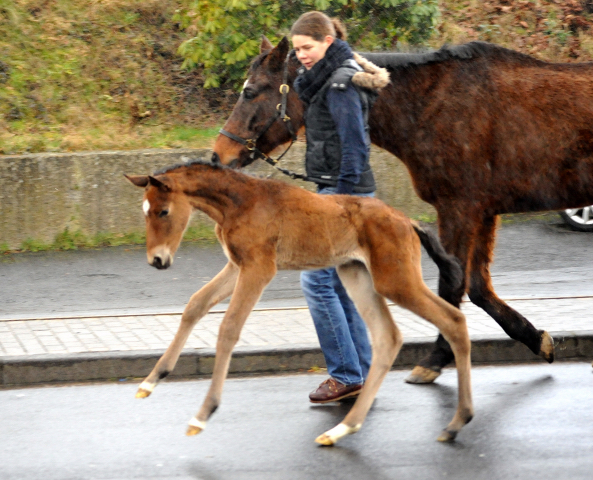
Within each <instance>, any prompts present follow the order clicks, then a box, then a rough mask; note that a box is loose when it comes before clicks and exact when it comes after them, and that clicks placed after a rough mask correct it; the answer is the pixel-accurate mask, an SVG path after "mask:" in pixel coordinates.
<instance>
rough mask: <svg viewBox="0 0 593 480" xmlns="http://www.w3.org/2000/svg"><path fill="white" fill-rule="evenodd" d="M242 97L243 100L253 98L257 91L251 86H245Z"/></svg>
mask: <svg viewBox="0 0 593 480" xmlns="http://www.w3.org/2000/svg"><path fill="white" fill-rule="evenodd" d="M243 97H245V100H253V99H254V98H255V97H257V92H256V91H255V90H254V89H253V88H246V89H245V90H243Z"/></svg>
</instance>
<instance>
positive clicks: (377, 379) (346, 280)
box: [315, 262, 402, 445]
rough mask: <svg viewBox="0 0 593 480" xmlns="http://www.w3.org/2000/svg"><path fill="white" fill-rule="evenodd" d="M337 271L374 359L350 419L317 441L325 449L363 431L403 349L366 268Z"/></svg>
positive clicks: (353, 265)
mask: <svg viewBox="0 0 593 480" xmlns="http://www.w3.org/2000/svg"><path fill="white" fill-rule="evenodd" d="M337 270H338V275H339V276H340V280H341V281H342V284H343V285H344V287H345V288H346V291H347V292H348V295H349V296H350V298H352V300H353V301H354V303H355V305H356V308H357V310H358V312H359V313H360V316H361V317H362V318H363V319H364V321H365V323H366V324H367V326H368V327H369V330H370V332H371V338H372V342H373V359H372V363H371V368H370V369H369V374H368V377H367V380H366V382H365V384H364V387H363V388H362V390H361V392H360V395H359V396H358V398H357V399H356V402H355V403H354V405H353V406H352V409H351V410H350V412H349V413H348V415H346V417H345V418H344V420H343V421H342V422H341V423H340V424H339V425H337V426H336V427H334V428H332V429H331V430H328V431H327V432H325V433H324V434H322V435H320V436H319V437H317V439H316V440H315V441H316V442H317V443H320V444H322V445H333V444H334V443H336V442H337V441H338V440H339V439H340V438H342V437H344V436H346V435H350V434H352V433H355V432H357V431H358V430H359V429H360V427H361V426H362V423H363V422H364V419H365V418H366V416H367V413H368V411H369V409H370V408H371V405H372V404H373V400H374V398H375V395H376V394H377V391H378V390H379V387H380V386H381V383H382V382H383V379H384V378H385V375H386V374H387V372H389V370H390V369H391V366H392V365H393V361H394V360H395V357H396V356H397V354H398V352H399V350H400V348H401V345H402V336H401V334H400V332H399V329H398V328H397V326H396V325H395V323H394V321H393V319H392V318H391V314H390V312H389V309H388V308H387V304H386V303H385V299H384V298H383V297H382V296H381V295H379V294H378V293H377V292H375V289H374V288H373V281H372V279H371V276H370V274H369V272H368V270H367V269H366V267H365V266H364V265H363V264H362V263H359V262H353V263H349V264H347V265H342V266H339V267H338V269H337Z"/></svg>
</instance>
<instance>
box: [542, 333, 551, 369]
mask: <svg viewBox="0 0 593 480" xmlns="http://www.w3.org/2000/svg"><path fill="white" fill-rule="evenodd" d="M539 355H540V357H542V358H543V359H544V360H546V361H547V362H548V363H552V362H553V361H554V339H553V338H552V337H551V335H550V334H549V333H548V332H546V331H544V332H543V333H542V343H541V345H540V346H539Z"/></svg>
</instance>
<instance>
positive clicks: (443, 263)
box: [412, 222, 464, 298]
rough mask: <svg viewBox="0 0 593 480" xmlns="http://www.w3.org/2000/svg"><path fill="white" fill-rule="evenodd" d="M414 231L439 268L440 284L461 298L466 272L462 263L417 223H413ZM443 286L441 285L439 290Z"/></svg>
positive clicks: (435, 237)
mask: <svg viewBox="0 0 593 480" xmlns="http://www.w3.org/2000/svg"><path fill="white" fill-rule="evenodd" d="M412 226H413V227H414V230H415V232H416V234H417V235H418V237H419V238H420V243H422V246H423V247H424V249H425V250H426V252H427V253H428V255H429V256H430V258H432V260H433V261H434V263H436V264H437V267H439V273H440V274H441V275H440V282H444V283H445V285H446V287H447V288H446V290H447V291H448V292H449V294H454V297H456V298H461V297H462V295H463V293H464V292H463V289H464V272H463V268H462V267H461V262H460V261H459V259H458V258H457V257H455V256H454V255H449V254H448V253H447V252H445V249H444V248H443V246H442V245H441V242H440V241H439V239H438V237H437V236H436V235H435V234H434V233H432V232H431V231H428V230H424V229H423V228H422V227H420V226H419V225H417V224H416V223H414V222H413V223H412ZM441 287H442V285H441V284H439V290H441Z"/></svg>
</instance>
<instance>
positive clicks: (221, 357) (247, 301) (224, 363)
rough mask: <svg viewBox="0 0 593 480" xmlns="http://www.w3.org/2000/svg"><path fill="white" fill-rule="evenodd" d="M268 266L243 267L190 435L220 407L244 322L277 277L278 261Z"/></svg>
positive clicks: (264, 264)
mask: <svg viewBox="0 0 593 480" xmlns="http://www.w3.org/2000/svg"><path fill="white" fill-rule="evenodd" d="M263 258H265V259H266V260H268V263H264V262H263V261H261V262H257V263H255V264H253V265H250V266H248V267H241V271H240V273H239V278H238V279H237V286H236V287H235V290H234V292H233V296H232V297H231V302H230V304H229V308H228V309H227V311H226V313H225V315H224V318H223V319H222V323H221V324H220V330H219V332H218V340H217V342H216V357H215V359H214V369H213V371H212V383H211V384H210V389H209V390H208V393H207V395H206V398H205V399H204V403H203V404H202V408H201V409H200V411H199V412H198V414H197V415H196V416H195V417H193V418H192V419H191V420H190V422H189V427H188V428H187V435H196V434H198V433H200V432H201V431H202V430H204V428H206V421H207V420H208V419H209V418H210V416H211V415H212V414H213V413H214V412H215V411H216V409H217V408H218V405H219V404H220V398H221V395H222V386H223V384H224V381H225V379H226V376H227V372H228V370H229V364H230V362H231V354H232V352H233V348H234V346H235V344H236V343H237V341H238V340H239V336H240V335H241V329H242V328H243V325H244V324H245V320H247V317H248V316H249V314H250V313H251V310H253V307H255V304H256V303H257V301H258V300H259V297H260V296H261V294H262V292H263V290H264V288H265V287H266V285H268V283H270V281H271V280H272V278H274V275H275V274H276V266H275V263H274V262H275V259H274V256H273V254H269V255H267V256H266V257H263Z"/></svg>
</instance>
